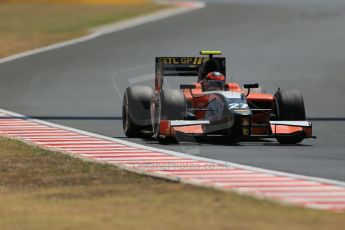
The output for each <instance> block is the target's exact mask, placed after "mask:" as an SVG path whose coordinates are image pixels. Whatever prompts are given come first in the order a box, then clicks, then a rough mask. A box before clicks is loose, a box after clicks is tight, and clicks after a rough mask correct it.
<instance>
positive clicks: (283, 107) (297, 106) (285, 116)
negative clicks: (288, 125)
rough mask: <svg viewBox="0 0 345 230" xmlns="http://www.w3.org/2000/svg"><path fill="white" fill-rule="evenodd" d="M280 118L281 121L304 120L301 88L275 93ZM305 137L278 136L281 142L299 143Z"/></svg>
mask: <svg viewBox="0 0 345 230" xmlns="http://www.w3.org/2000/svg"><path fill="white" fill-rule="evenodd" d="M274 96H275V98H276V102H277V108H276V110H277V113H278V119H279V120H281V121H303V120H305V119H306V116H305V108H304V102H303V97H302V94H301V92H300V91H299V90H296V89H289V90H279V91H277V92H276V93H275V95H274ZM303 139H304V136H303V135H294V136H284V135H281V136H278V137H277V140H278V142H279V143H281V144H297V143H299V142H301V141H302V140H303Z"/></svg>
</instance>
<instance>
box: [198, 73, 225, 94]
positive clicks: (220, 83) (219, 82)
mask: <svg viewBox="0 0 345 230" xmlns="http://www.w3.org/2000/svg"><path fill="white" fill-rule="evenodd" d="M224 86H225V77H224V75H223V74H222V73H220V72H211V73H209V74H207V75H206V77H205V79H204V80H203V81H202V87H203V90H204V91H213V90H224Z"/></svg>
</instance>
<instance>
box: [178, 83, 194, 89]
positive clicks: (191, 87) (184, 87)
mask: <svg viewBox="0 0 345 230" xmlns="http://www.w3.org/2000/svg"><path fill="white" fill-rule="evenodd" d="M195 88H196V86H195V85H194V84H181V85H180V89H195Z"/></svg>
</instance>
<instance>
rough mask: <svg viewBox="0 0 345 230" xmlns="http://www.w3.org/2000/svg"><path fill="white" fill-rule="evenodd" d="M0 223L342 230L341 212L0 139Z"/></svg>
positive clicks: (15, 225) (4, 226)
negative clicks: (218, 188) (168, 178)
mask: <svg viewBox="0 0 345 230" xmlns="http://www.w3.org/2000/svg"><path fill="white" fill-rule="evenodd" d="M0 146H1V148H0V216H1V218H0V226H1V229H2V230H7V229H9V230H16V229H35V230H40V229H74V230H78V229H83V230H86V229H140V230H145V229H248V230H251V229H253V230H257V229H265V230H270V229H272V230H276V229H279V230H285V229H308V230H309V229H313V230H318V229H328V230H333V229H339V230H340V229H344V226H345V216H344V214H343V213H342V214H341V213H329V212H322V211H316V210H309V209H303V208H298V207H288V206H282V205H279V204H276V203H273V202H269V201H260V200H256V199H252V198H248V197H243V196H239V195H237V194H233V193H230V192H228V193H226V192H221V191H215V190H212V189H207V188H199V187H194V186H191V185H185V184H179V183H173V182H169V181H165V180H161V179H156V178H152V177H147V176H142V175H137V174H133V173H129V172H126V171H123V170H120V169H117V168H116V167H114V166H110V165H100V164H96V163H91V162H85V161H82V160H80V159H75V158H72V157H70V156H66V155H63V154H60V153H55V152H51V151H47V150H43V149H40V148H38V147H33V146H29V145H27V144H24V143H22V142H19V141H15V140H9V139H6V138H0Z"/></svg>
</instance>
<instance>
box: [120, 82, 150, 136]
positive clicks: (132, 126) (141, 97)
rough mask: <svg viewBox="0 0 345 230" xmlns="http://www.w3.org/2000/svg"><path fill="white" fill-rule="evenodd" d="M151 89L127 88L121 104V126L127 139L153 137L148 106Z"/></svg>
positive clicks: (141, 87) (143, 87) (140, 87)
mask: <svg viewBox="0 0 345 230" xmlns="http://www.w3.org/2000/svg"><path fill="white" fill-rule="evenodd" d="M153 96H154V92H153V89H152V88H151V87H147V86H132V87H128V88H127V89H126V91H125V93H124V96H123V102H122V126H123V131H124V132H125V134H126V136H127V137H130V138H139V137H142V138H149V137H151V136H152V135H153V132H152V125H151V114H150V104H151V100H152V98H153Z"/></svg>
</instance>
